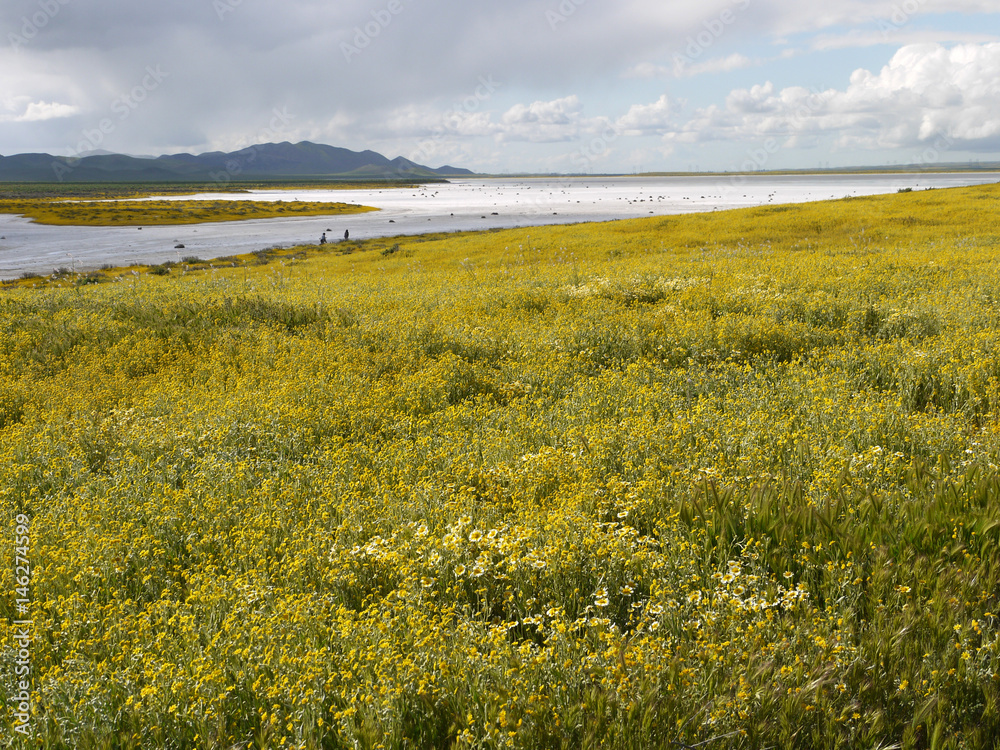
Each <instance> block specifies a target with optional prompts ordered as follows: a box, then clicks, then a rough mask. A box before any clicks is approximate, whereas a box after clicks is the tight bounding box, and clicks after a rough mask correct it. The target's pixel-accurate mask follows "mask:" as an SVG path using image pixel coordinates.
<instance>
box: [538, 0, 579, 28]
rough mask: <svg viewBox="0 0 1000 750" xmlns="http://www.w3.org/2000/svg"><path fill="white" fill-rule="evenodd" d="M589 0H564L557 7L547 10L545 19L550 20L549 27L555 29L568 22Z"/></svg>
mask: <svg viewBox="0 0 1000 750" xmlns="http://www.w3.org/2000/svg"><path fill="white" fill-rule="evenodd" d="M586 3H587V0H562V2H560V3H559V5H558V6H556V7H555V8H549V10H547V11H545V20H546V21H548V22H549V28H550V29H552V30H553V31H555V30H556V29H557V28H559V26H560V24H564V23H566V22H567V21H568V20H569V18H570V16H572V15H573V14H574V13H576V11H577V10H578V9H579V8H580V6H581V5H585V4H586Z"/></svg>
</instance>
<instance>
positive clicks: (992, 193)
mask: <svg viewBox="0 0 1000 750" xmlns="http://www.w3.org/2000/svg"><path fill="white" fill-rule="evenodd" d="M998 243H1000V187H997V186H988V187H978V188H963V189H956V190H947V191H945V190H941V191H925V192H914V193H906V194H899V195H891V196H883V197H876V198H856V199H849V200H842V201H835V202H829V203H821V204H807V205H800V206H778V207H772V208H760V209H749V210H742V211H732V212H725V213H716V214H701V215H692V216H675V217H666V218H650V219H642V220H634V221H620V222H613V223H610V224H600V225H575V226H558V227H548V228H544V229H542V228H536V229H530V230H511V231H500V232H487V233H478V234H464V235H454V236H444V235H439V236H427V237H415V238H397V239H393V240H388V241H386V240H379V241H373V242H370V243H339V244H338V245H336V246H327V248H325V249H324V251H320V249H319V248H298V249H297V250H296V251H295V252H294V253H292V254H288V255H285V256H284V257H277V256H276V257H273V258H271V260H270V262H268V263H263V264H261V263H257V262H255V259H253V258H250V259H228V260H227V261H226V262H224V263H215V264H211V265H209V264H207V263H206V264H201V265H200V268H201V270H195V269H193V268H190V267H188V268H185V267H184V266H183V265H177V266H173V267H159V268H157V269H154V270H155V271H156V273H151V272H149V271H148V270H146V269H131V270H129V271H123V272H115V271H107V272H105V273H104V274H102V275H100V277H97V276H93V275H92V276H88V277H75V276H73V275H65V274H64V275H62V276H61V277H59V278H57V279H35V280H32V281H30V282H29V281H21V282H18V284H17V285H11V286H8V287H7V288H6V289H5V290H2V291H0V327H2V328H0V331H2V333H0V518H2V521H3V523H2V527H3V529H4V541H3V544H2V545H0V550H2V553H0V583H2V589H3V592H4V596H3V597H2V598H0V655H2V658H0V677H2V681H3V684H4V685H5V686H14V685H16V684H17V680H18V679H19V678H17V677H15V663H16V662H15V654H16V649H17V646H16V644H15V640H14V638H15V635H16V628H15V626H14V625H13V624H11V623H12V622H13V621H19V620H24V619H25V615H24V614H19V613H18V611H17V610H16V608H15V604H14V602H15V600H16V599H17V598H19V597H20V594H17V593H15V591H16V590H17V588H18V582H17V580H16V578H17V574H16V572H15V571H16V567H17V566H16V565H15V562H16V555H15V538H16V536H18V535H17V534H16V527H17V525H18V520H17V519H18V517H19V516H20V517H22V520H25V517H26V519H27V520H30V524H22V526H25V527H26V530H27V534H24V535H21V536H27V537H29V538H30V549H29V550H28V553H29V554H28V559H30V566H31V571H32V577H31V585H30V591H29V592H27V593H28V596H27V597H26V598H28V599H30V619H31V620H32V625H31V632H32V635H33V641H32V643H31V646H30V665H31V670H32V680H33V682H32V693H31V696H32V710H33V712H34V713H33V716H32V717H31V728H32V731H33V732H34V738H35V739H34V740H32V741H27V740H24V739H23V738H22V735H21V734H18V733H15V732H14V726H15V724H14V722H15V719H14V715H13V710H12V706H13V705H14V704H11V703H8V704H6V706H5V708H4V714H3V719H2V721H0V726H2V727H3V729H2V733H3V736H4V737H5V738H13V739H12V742H13V745H14V746H15V747H21V746H24V747H29V746H37V747H45V748H73V749H77V748H80V749H86V748H195V747H199V748H201V747H204V748H241V749H242V748H280V747H285V748H287V747H293V748H378V747H382V748H444V747H478V748H579V747H595V748H596V747H608V748H657V747H661V748H685V747H687V748H690V747H695V746H697V747H704V748H746V749H747V750H750V749H759V748H767V747H773V748H875V747H881V748H888V747H907V748H909V747H912V748H985V747H993V746H994V745H995V743H996V738H997V737H998V736H1000V705H998V699H1000V645H998V640H997V638H998V616H1000V601H998V596H1000V552H998V541H1000V469H998V464H1000V460H998V452H1000V423H998V409H1000V264H998V261H1000V247H998ZM265 260H266V258H265ZM88 280H89V281H88ZM84 281H88V283H84ZM96 282H102V283H96ZM29 284H34V285H35V286H36V288H34V289H32V288H29ZM21 593H25V592H23V591H22V592H21ZM22 598H23V597H22ZM9 690H10V691H11V692H10V694H13V693H14V692H16V690H15V688H13V687H11V688H9Z"/></svg>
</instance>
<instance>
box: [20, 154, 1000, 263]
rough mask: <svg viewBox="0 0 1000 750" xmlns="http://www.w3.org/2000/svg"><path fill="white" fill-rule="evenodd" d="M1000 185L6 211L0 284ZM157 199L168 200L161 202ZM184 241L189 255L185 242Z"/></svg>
mask: <svg viewBox="0 0 1000 750" xmlns="http://www.w3.org/2000/svg"><path fill="white" fill-rule="evenodd" d="M998 181H1000V173H978V174H973V173H969V174H966V173H955V174H890V175H822V174H818V175H749V176H732V177H730V176H722V175H717V176H692V177H579V178H562V179H561V178H527V179H526V178H496V179H483V178H479V179H461V180H452V181H451V182H450V183H448V184H435V185H425V186H421V187H418V188H408V189H381V190H380V189H366V190H298V191H294V190H292V191H290V190H275V191H255V192H253V193H251V194H246V193H238V194H233V193H204V194H201V195H197V196H177V197H175V198H174V199H176V200H191V199H205V200H247V199H253V200H262V201H275V200H284V201H293V200H303V201H305V200H309V201H334V202H343V203H357V204H362V205H366V206H374V207H376V208H378V209H380V210H379V211H376V212H371V213H367V214H352V215H348V216H333V217H329V218H325V217H300V218H289V219H259V220H253V221H242V222H223V223H215V224H193V225H185V226H167V227H143V228H142V229H141V230H139V229H137V228H136V227H53V226H43V225H40V224H34V223H32V222H31V221H30V220H27V219H24V218H22V217H18V216H11V215H8V214H0V278H16V277H17V276H20V275H21V274H23V273H42V274H47V273H51V272H52V271H53V269H55V268H58V267H67V268H71V269H73V270H76V271H86V270H92V269H95V268H99V267H100V266H101V265H104V264H113V265H116V266H117V265H127V264H132V263H163V262H165V261H169V260H174V261H178V260H180V259H181V258H183V257H187V256H198V257H199V258H204V259H209V258H216V257H219V256H222V255H238V254H241V253H248V252H252V251H254V250H261V249H264V248H268V247H275V246H281V247H290V246H293V245H299V244H306V243H315V242H318V241H319V237H320V235H321V234H322V233H323V232H324V231H325V232H327V237H328V239H329V240H330V241H332V242H336V241H337V240H338V239H340V238H341V237H343V234H344V231H345V230H349V231H350V235H351V239H369V238H372V237H391V236H395V235H408V234H420V233H426V232H454V231H464V230H476V229H491V228H512V227H529V226H538V225H542V224H566V223H574V222H581V221H609V220H612V219H626V218H636V217H641V216H650V215H668V214H679V213H693V212H697V211H716V210H724V209H729V208H744V207H748V206H760V205H770V204H779V203H803V202H807V201H817V200H827V199H830V198H843V197H845V196H848V195H875V194H879V193H894V192H896V191H897V190H899V189H901V188H913V189H914V190H922V189H926V188H944V187H957V186H962V185H978V184H984V183H995V182H998ZM156 200H163V198H157V199H156ZM178 244H183V245H184V248H183V249H176V248H175V246H176V245H178Z"/></svg>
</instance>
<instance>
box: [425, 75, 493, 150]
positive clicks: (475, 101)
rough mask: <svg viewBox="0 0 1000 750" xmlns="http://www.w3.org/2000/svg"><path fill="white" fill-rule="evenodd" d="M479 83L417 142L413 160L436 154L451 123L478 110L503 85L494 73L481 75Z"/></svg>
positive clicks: (458, 121)
mask: <svg viewBox="0 0 1000 750" xmlns="http://www.w3.org/2000/svg"><path fill="white" fill-rule="evenodd" d="M478 82H479V85H478V86H476V88H475V90H474V91H473V92H472V93H471V94H469V96H467V97H465V98H464V99H463V100H462V101H461V102H459V103H458V104H456V105H455V106H453V107H451V108H450V109H449V110H447V111H446V112H445V113H444V114H443V115H442V116H441V124H440V125H438V126H437V127H436V128H434V129H433V130H432V132H431V135H430V136H429V137H427V138H424V139H422V140H421V141H420V143H418V144H417V150H416V152H415V153H414V154H413V156H412V158H411V161H415V162H417V163H420V164H422V163H423V162H424V161H425V160H427V159H429V158H430V157H432V156H433V155H434V152H435V145H436V144H438V143H440V142H441V141H442V140H443V139H444V138H445V137H446V136H447V135H448V133H449V132H451V131H449V123H450V122H452V121H455V122H456V123H458V124H460V120H461V118H462V116H463V115H464V114H473V113H474V112H478V111H479V110H480V109H481V108H482V106H483V105H484V104H485V103H486V102H488V101H489V100H490V99H491V98H492V97H493V95H494V94H495V93H496V92H497V91H498V90H499V89H500V88H501V87H502V86H503V84H502V83H500V82H498V81H495V80H494V79H493V76H492V75H485V76H479V79H478Z"/></svg>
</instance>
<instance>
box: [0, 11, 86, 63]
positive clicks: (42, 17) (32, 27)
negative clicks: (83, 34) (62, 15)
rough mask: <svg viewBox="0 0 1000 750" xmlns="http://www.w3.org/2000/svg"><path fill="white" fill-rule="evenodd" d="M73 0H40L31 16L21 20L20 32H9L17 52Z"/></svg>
mask: <svg viewBox="0 0 1000 750" xmlns="http://www.w3.org/2000/svg"><path fill="white" fill-rule="evenodd" d="M70 2H72V0H38V10H37V11H35V12H34V13H32V14H31V15H30V16H22V17H21V20H22V21H23V22H24V24H23V25H22V26H21V29H20V32H21V33H19V34H18V33H15V32H13V31H12V32H10V33H9V34H7V39H8V40H9V41H10V45H11V47H13V48H14V51H15V52H17V51H18V50H20V49H21V47H24V46H25V45H27V44H30V43H31V41H32V40H33V39H34V38H35V37H37V36H38V34H39V32H41V30H42V29H44V28H45V27H46V26H48V25H49V23H51V22H52V19H53V18H55V17H56V16H58V15H59V11H60V10H62V9H63V6H65V5H69V4H70Z"/></svg>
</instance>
